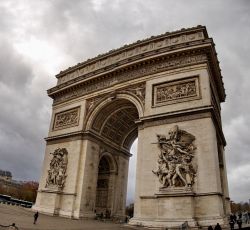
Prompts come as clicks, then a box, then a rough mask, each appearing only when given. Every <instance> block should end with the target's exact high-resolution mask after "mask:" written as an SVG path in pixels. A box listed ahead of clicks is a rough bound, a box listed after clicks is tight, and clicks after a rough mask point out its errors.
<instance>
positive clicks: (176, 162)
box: [152, 125, 196, 188]
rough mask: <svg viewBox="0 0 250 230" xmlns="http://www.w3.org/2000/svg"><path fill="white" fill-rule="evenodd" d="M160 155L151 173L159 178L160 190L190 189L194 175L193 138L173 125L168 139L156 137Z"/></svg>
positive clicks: (161, 136) (194, 148) (162, 136)
mask: <svg viewBox="0 0 250 230" xmlns="http://www.w3.org/2000/svg"><path fill="white" fill-rule="evenodd" d="M157 138H158V143H157V144H158V147H159V148H160V154H159V158H158V168H157V169H156V170H152V172H153V173H154V174H155V175H156V176H157V177H158V178H159V181H160V183H161V184H162V188H173V187H192V185H193V184H194V179H195V175H196V169H195V167H194V166H193V158H194V154H195V150H196V147H195V146H194V144H193V142H194V140H195V137H194V136H193V135H192V134H190V133H188V132H186V131H184V130H180V129H179V127H178V126H177V125H175V126H174V127H173V128H172V129H171V130H170V131H169V137H168V138H167V137H166V136H165V135H157Z"/></svg>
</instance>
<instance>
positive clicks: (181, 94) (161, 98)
mask: <svg viewBox="0 0 250 230" xmlns="http://www.w3.org/2000/svg"><path fill="white" fill-rule="evenodd" d="M198 84H199V83H198V77H193V78H191V79H190V78H189V79H188V80H182V81H174V82H167V83H161V84H158V85H155V86H154V89H153V91H154V100H153V105H155V106H157V105H164V104H171V103H177V102H181V101H183V100H186V99H188V100H190V99H198V98H199V95H200V93H199V86H198Z"/></svg>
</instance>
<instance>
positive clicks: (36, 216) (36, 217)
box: [33, 212, 39, 224]
mask: <svg viewBox="0 0 250 230" xmlns="http://www.w3.org/2000/svg"><path fill="white" fill-rule="evenodd" d="M38 216H39V214H38V212H36V213H35V214H34V223H33V224H36V221H37V219H38Z"/></svg>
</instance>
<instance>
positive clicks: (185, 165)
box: [33, 26, 230, 227]
mask: <svg viewBox="0 0 250 230" xmlns="http://www.w3.org/2000/svg"><path fill="white" fill-rule="evenodd" d="M56 77H57V79H58V81H57V85H56V86H55V87H53V88H51V89H49V90H48V95H49V96H50V97H51V98H52V99H53V107H52V118H51V124H50V128H49V134H48V137H47V138H46V143H47V145H46V153H45V158H44V164H43V170H42V176H41V179H40V184H39V189H38V195H37V199H36V204H35V205H34V207H33V209H35V210H38V211H40V212H43V213H48V214H51V215H60V216H65V217H69V218H83V217H89V218H91V217H94V216H95V213H101V212H103V213H106V212H107V210H108V212H109V213H110V215H111V216H115V217H124V215H125V202H126V193H127V179H128V165H129V158H130V156H131V154H130V147H131V144H132V143H133V141H134V140H135V139H136V138H137V137H138V153H137V166H136V192H135V194H136V195H135V210H134V217H133V218H132V219H131V220H130V224H134V225H145V226H154V227H161V226H165V227H171V226H180V224H182V223H183V222H184V221H188V224H189V226H193V227H195V226H198V225H200V226H207V225H210V224H215V223H221V224H226V215H227V214H229V212H230V206H229V195H228V186H227V175H226V165H225V157H224V146H225V145H226V141H225V138H224V135H223V132H222V126H221V113H220V111H221V107H220V103H221V102H224V100H225V90H224V87H223V82H222V76H221V71H220V67H219V62H218V60H217V54H216V51H215V48H214V43H213V40H212V38H209V36H208V34H207V31H206V28H205V27H203V26H197V27H195V28H190V29H182V30H180V31H175V32H172V33H165V34H162V35H159V36H153V37H151V38H148V39H145V40H142V41H137V42H136V43H133V44H131V45H125V46H123V47H121V48H119V49H116V50H111V51H110V52H108V53H106V54H103V55H99V56H97V57H95V58H93V59H89V60H87V61H85V62H83V63H79V64H77V65H75V66H73V67H70V68H68V69H66V70H64V71H62V72H60V73H59V74H58V75H56Z"/></svg>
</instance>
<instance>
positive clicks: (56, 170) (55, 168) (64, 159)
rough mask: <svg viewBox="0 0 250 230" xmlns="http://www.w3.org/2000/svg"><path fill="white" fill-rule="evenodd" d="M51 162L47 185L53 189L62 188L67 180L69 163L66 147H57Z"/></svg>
mask: <svg viewBox="0 0 250 230" xmlns="http://www.w3.org/2000/svg"><path fill="white" fill-rule="evenodd" d="M50 154H52V155H53V158H52V159H51V161H50V164H49V170H48V177H47V180H46V185H45V187H46V188H48V189H53V190H62V189H63V187H64V185H65V180H66V177H67V175H66V170H67V165H68V151H67V149H66V148H57V149H56V150H55V151H54V152H53V153H50Z"/></svg>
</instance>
